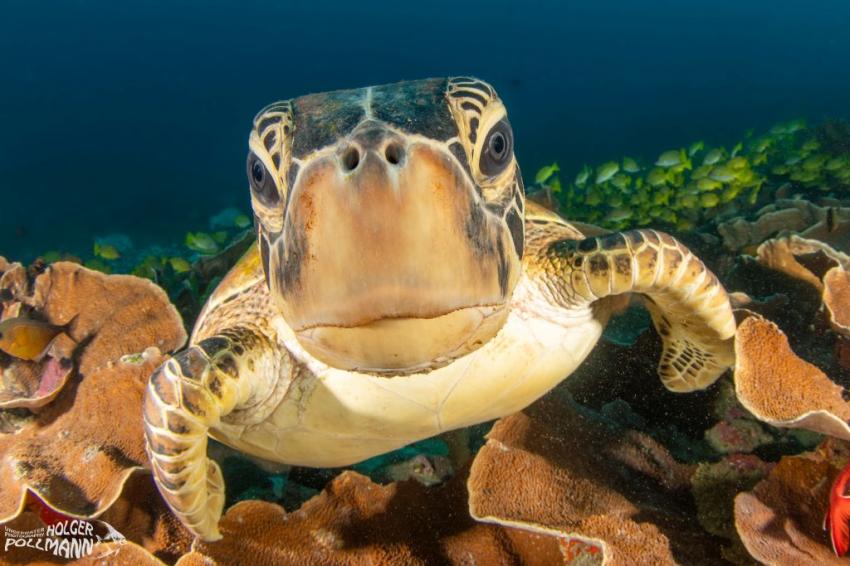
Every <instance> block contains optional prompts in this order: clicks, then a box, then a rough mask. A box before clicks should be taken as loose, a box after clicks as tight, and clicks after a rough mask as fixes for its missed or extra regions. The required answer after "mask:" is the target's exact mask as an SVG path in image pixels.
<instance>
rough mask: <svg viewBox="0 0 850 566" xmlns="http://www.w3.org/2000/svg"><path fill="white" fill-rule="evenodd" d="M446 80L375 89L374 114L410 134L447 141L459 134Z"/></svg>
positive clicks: (415, 82) (406, 83)
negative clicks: (449, 101)
mask: <svg viewBox="0 0 850 566" xmlns="http://www.w3.org/2000/svg"><path fill="white" fill-rule="evenodd" d="M447 84H448V83H447V81H446V79H427V80H422V81H409V82H403V83H396V84H391V85H382V86H376V87H373V89H372V115H373V116H374V117H375V118H376V119H378V120H383V121H384V122H386V123H388V124H390V125H392V126H395V127H397V128H399V129H400V130H402V131H405V132H408V133H415V134H421V135H423V136H425V137H427V138H430V139H433V140H438V141H445V140H447V139H449V138H452V137H454V136H456V135H457V133H458V132H457V124H456V123H455V120H454V117H452V114H451V111H450V110H449V105H448V102H447V101H446V97H445V96H446V86H447Z"/></svg>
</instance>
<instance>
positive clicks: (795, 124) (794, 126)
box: [785, 118, 806, 134]
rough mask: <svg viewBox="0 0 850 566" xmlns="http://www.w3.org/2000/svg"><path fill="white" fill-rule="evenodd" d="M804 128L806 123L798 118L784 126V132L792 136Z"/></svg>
mask: <svg viewBox="0 0 850 566" xmlns="http://www.w3.org/2000/svg"><path fill="white" fill-rule="evenodd" d="M805 128H806V121H805V120H803V119H802V118H798V119H797V120H791V121H790V122H788V123H787V124H786V125H785V131H786V132H788V133H789V134H793V133H794V132H799V131H800V130H803V129H805Z"/></svg>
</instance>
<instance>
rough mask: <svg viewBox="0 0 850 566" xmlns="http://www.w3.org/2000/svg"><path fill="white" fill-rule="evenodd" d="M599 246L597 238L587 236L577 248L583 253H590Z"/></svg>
mask: <svg viewBox="0 0 850 566" xmlns="http://www.w3.org/2000/svg"><path fill="white" fill-rule="evenodd" d="M598 246H599V243H598V242H597V239H596V238H585V239H584V240H582V241H580V242H579V243H578V245H577V246H576V249H577V250H578V251H580V252H582V253H590V252H592V251H596V248H597V247H598Z"/></svg>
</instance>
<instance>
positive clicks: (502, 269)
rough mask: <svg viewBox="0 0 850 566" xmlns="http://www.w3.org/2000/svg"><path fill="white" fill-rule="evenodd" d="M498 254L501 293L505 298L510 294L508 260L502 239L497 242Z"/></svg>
mask: <svg viewBox="0 0 850 566" xmlns="http://www.w3.org/2000/svg"><path fill="white" fill-rule="evenodd" d="M496 253H497V254H498V256H499V292H500V293H501V295H502V296H503V297H504V296H505V295H507V293H508V258H507V257H505V247H504V246H503V245H502V239H501V238H499V239H498V240H497V241H496Z"/></svg>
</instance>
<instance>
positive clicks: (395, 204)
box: [268, 136, 519, 374]
mask: <svg viewBox="0 0 850 566" xmlns="http://www.w3.org/2000/svg"><path fill="white" fill-rule="evenodd" d="M388 143H392V144H393V146H395V147H396V148H397V150H398V151H399V153H400V154H402V155H403V156H404V157H403V158H402V159H389V158H388V157H385V156H386V155H389V153H388V151H387V150H386V148H385V147H382V146H377V147H376V149H375V150H374V151H372V150H368V149H367V150H361V151H360V154H359V159H358V160H357V162H356V164H355V165H354V168H352V161H351V160H350V159H349V158H348V157H347V154H346V152H345V151H342V152H340V153H339V154H331V155H325V156H322V157H318V158H314V159H313V160H311V161H310V162H309V163H308V164H306V165H305V166H304V167H303V169H302V170H301V171H300V172H299V174H298V178H297V180H296V181H295V183H294V185H293V187H292V190H291V192H290V195H289V199H288V202H287V209H286V214H285V217H284V226H283V233H282V237H279V238H277V239H276V240H275V241H273V242H271V245H270V248H271V249H270V251H269V252H268V253H269V270H268V272H269V274H270V276H269V285H270V288H271V291H272V295H273V297H274V298H275V299H276V300H277V302H278V306H279V307H280V309H281V312H282V314H283V316H284V319H285V320H286V322H287V324H288V325H289V326H290V327H291V328H292V330H293V331H294V332H295V334H296V336H297V338H298V340H299V341H300V343H301V344H302V345H303V347H304V348H305V350H307V351H308V352H309V353H310V354H312V355H313V356H315V357H316V358H318V359H320V360H321V361H323V362H325V363H327V364H329V365H331V366H334V367H339V368H343V369H359V370H363V371H369V372H372V373H386V374H398V373H405V372H409V371H413V369H421V368H426V367H431V368H433V367H438V366H439V365H442V364H444V363H448V361H451V360H452V359H455V358H457V357H458V356H460V355H463V354H465V353H467V352H469V351H471V350H473V349H475V348H477V347H479V346H480V345H481V344H483V343H484V342H486V341H487V340H488V339H489V338H491V337H492V336H493V335H494V334H495V333H496V332H497V331H498V328H499V327H500V326H501V324H502V323H503V322H504V317H505V313H506V305H507V303H508V300H509V295H510V293H511V291H512V289H513V286H514V284H515V282H516V280H517V278H518V277H519V258H518V257H517V256H516V255H515V252H514V246H513V243H512V240H511V236H510V232H509V231H508V230H507V229H506V228H505V225H504V223H503V222H502V221H501V219H500V218H499V217H497V216H496V215H495V214H493V213H491V212H490V211H489V210H488V209H487V207H486V206H485V205H484V203H483V201H482V198H481V196H480V195H479V194H478V192H477V189H476V187H475V186H474V185H473V184H472V181H471V180H470V179H469V177H468V175H467V174H466V172H465V171H464V170H463V168H462V167H461V166H460V164H459V163H458V161H457V159H456V158H454V156H452V155H451V154H450V153H449V152H448V151H447V150H446V149H445V148H443V147H441V146H438V145H437V144H431V143H429V142H427V141H419V142H414V143H407V142H406V140H404V139H400V138H399V137H398V136H396V137H394V138H392V140H391V142H388Z"/></svg>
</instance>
